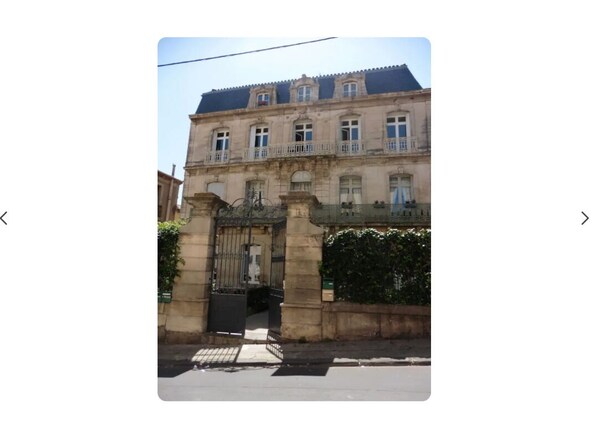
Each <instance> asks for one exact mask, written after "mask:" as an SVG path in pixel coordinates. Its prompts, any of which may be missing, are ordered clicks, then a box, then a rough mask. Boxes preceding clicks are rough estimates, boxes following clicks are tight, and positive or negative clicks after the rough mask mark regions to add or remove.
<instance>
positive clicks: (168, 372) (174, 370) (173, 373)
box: [158, 366, 190, 377]
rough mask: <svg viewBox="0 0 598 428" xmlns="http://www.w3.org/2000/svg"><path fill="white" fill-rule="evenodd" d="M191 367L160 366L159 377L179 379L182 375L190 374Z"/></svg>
mask: <svg viewBox="0 0 598 428" xmlns="http://www.w3.org/2000/svg"><path fill="white" fill-rule="evenodd" d="M189 370H190V368H189V367H182V366H179V367H176V366H175V367H160V366H158V377H177V376H178V375H180V374H183V373H185V372H188V371H189Z"/></svg>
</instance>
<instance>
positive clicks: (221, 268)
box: [208, 195, 286, 336]
mask: <svg viewBox="0 0 598 428" xmlns="http://www.w3.org/2000/svg"><path fill="white" fill-rule="evenodd" d="M281 224H284V225H286V215H285V212H284V211H283V210H282V209H281V208H280V207H276V206H272V205H271V204H270V203H269V202H268V201H267V200H265V199H262V198H261V197H260V198H256V197H254V196H252V195H251V196H250V197H248V198H246V199H240V200H237V201H235V202H234V203H233V204H231V205H229V206H227V207H224V208H221V209H220V210H219V211H218V214H217V216H216V233H215V237H214V257H213V263H212V266H213V268H212V283H211V291H210V304H209V309H208V331H210V332H218V333H228V334H235V335H241V336H242V335H244V333H245V321H246V317H247V290H248V288H250V287H252V286H255V285H257V284H259V283H260V282H261V281H262V280H261V277H260V268H261V267H262V266H265V265H266V264H264V263H261V262H262V249H261V248H260V246H259V245H256V244H255V243H254V242H253V241H254V237H253V236H252V234H253V233H254V230H255V228H257V227H260V228H262V227H264V226H266V227H267V226H271V227H272V231H273V232H272V236H273V238H272V239H273V241H272V245H273V248H272V253H271V255H272V258H273V259H272V260H271V261H270V266H271V273H270V284H276V288H278V286H280V288H281V289H282V277H283V275H284V246H283V247H282V251H283V256H282V259H281V258H280V256H279V255H278V252H280V247H279V241H280V239H281V238H280V235H281V231H282V235H283V238H282V239H284V226H282V227H281V226H280V225H281ZM275 231H276V232H275ZM275 237H278V238H277V239H278V240H277V241H276V249H275V248H274V241H275ZM263 253H264V254H263V255H265V254H267V253H268V251H264V252H263ZM275 254H276V256H275ZM281 262H282V263H281ZM281 264H282V265H283V266H282V268H281V267H280V265H281ZM281 269H282V273H281ZM278 284H279V285H278ZM278 308H279V310H280V304H279V305H278ZM279 324H280V322H279Z"/></svg>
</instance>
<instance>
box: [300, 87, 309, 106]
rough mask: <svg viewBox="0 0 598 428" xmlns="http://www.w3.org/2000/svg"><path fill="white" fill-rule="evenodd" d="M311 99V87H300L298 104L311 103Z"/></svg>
mask: <svg viewBox="0 0 598 428" xmlns="http://www.w3.org/2000/svg"><path fill="white" fill-rule="evenodd" d="M310 99H311V88H310V87H309V86H300V87H299V89H297V102H300V103H301V102H303V101H309V100H310Z"/></svg>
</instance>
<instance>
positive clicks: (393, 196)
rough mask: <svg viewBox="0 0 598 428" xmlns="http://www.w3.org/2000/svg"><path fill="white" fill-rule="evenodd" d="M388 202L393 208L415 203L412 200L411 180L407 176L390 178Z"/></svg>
mask: <svg viewBox="0 0 598 428" xmlns="http://www.w3.org/2000/svg"><path fill="white" fill-rule="evenodd" d="M389 200H390V202H391V204H392V206H393V207H397V206H401V205H403V206H404V205H405V204H408V203H411V202H415V201H414V198H413V189H412V180H411V176H408V175H393V176H391V177H390V196H389Z"/></svg>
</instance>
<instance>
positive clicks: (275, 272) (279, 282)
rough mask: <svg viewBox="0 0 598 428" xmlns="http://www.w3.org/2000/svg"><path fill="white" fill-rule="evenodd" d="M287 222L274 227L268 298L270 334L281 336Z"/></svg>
mask: <svg viewBox="0 0 598 428" xmlns="http://www.w3.org/2000/svg"><path fill="white" fill-rule="evenodd" d="M286 226H287V223H286V220H285V221H282V222H280V223H278V224H274V225H273V226H272V259H271V265H270V266H271V272H272V273H271V275H270V296H269V298H268V333H275V334H278V335H280V324H281V308H280V304H281V303H282V302H283V301H284V289H283V285H284V262H285V244H286V239H285V238H286Z"/></svg>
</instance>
